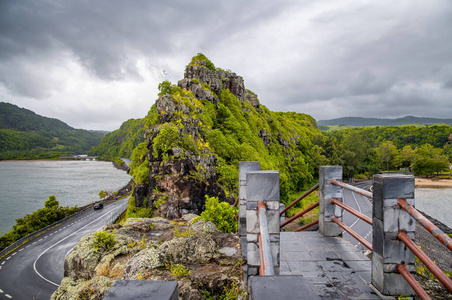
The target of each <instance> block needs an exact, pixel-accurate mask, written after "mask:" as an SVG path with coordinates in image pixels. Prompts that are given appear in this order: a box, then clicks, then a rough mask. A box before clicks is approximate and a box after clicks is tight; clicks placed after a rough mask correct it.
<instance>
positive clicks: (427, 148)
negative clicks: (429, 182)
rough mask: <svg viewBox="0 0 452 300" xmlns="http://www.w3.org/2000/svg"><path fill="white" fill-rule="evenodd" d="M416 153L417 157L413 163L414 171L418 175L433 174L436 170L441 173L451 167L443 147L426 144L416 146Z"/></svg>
mask: <svg viewBox="0 0 452 300" xmlns="http://www.w3.org/2000/svg"><path fill="white" fill-rule="evenodd" d="M416 154H417V158H416V160H415V162H414V164H413V171H414V174H416V175H419V176H427V175H433V174H434V173H435V172H436V173H439V172H441V171H446V170H448V169H449V161H448V160H447V159H446V157H445V156H444V155H443V154H442V151H441V149H438V148H434V147H433V146H432V145H430V144H424V145H422V146H421V147H419V148H416Z"/></svg>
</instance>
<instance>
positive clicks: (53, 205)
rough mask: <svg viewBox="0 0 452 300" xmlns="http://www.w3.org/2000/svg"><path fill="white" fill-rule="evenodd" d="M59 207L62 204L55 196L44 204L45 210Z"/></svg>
mask: <svg viewBox="0 0 452 300" xmlns="http://www.w3.org/2000/svg"><path fill="white" fill-rule="evenodd" d="M58 206H60V202H58V200H57V199H56V197H55V195H52V196H49V199H47V200H46V201H45V202H44V207H45V208H50V209H52V208H56V207H58Z"/></svg>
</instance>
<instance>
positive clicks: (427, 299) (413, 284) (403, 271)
mask: <svg viewBox="0 0 452 300" xmlns="http://www.w3.org/2000/svg"><path fill="white" fill-rule="evenodd" d="M397 271H399V273H400V274H401V275H402V276H403V278H405V280H406V282H408V284H409V285H410V286H411V287H412V288H413V290H414V292H415V293H416V294H417V295H418V296H419V298H421V300H432V298H430V296H429V295H428V294H427V292H426V291H425V290H424V289H423V288H422V286H421V285H420V284H419V282H417V280H416V279H415V278H414V277H413V275H411V273H410V272H409V271H408V269H407V268H406V267H405V265H398V266H397Z"/></svg>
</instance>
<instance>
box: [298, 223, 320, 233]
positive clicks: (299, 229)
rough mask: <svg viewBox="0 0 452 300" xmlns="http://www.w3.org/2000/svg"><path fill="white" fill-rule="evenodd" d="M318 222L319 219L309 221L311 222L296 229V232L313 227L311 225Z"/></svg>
mask: <svg viewBox="0 0 452 300" xmlns="http://www.w3.org/2000/svg"><path fill="white" fill-rule="evenodd" d="M318 223H319V220H315V221H313V222H311V223H309V224H306V225H303V226H301V227H300V228H298V229H296V230H294V232H298V231H303V230H305V229H306V228H309V227H311V226H314V225H315V224H318Z"/></svg>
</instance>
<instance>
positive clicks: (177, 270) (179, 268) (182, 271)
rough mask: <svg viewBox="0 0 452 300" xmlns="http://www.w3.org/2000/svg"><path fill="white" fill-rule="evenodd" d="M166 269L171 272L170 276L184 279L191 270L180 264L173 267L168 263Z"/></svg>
mask: <svg viewBox="0 0 452 300" xmlns="http://www.w3.org/2000/svg"><path fill="white" fill-rule="evenodd" d="M167 269H168V270H170V271H171V274H173V275H174V276H177V277H186V276H190V274H191V270H189V269H188V268H186V267H184V265H181V264H177V265H174V264H173V263H170V264H169V265H167Z"/></svg>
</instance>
